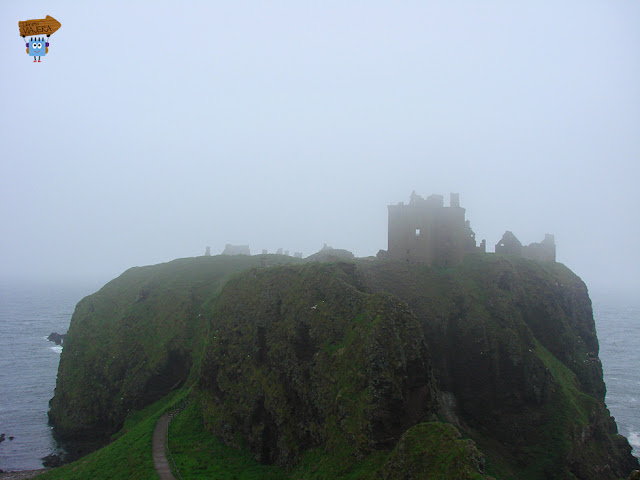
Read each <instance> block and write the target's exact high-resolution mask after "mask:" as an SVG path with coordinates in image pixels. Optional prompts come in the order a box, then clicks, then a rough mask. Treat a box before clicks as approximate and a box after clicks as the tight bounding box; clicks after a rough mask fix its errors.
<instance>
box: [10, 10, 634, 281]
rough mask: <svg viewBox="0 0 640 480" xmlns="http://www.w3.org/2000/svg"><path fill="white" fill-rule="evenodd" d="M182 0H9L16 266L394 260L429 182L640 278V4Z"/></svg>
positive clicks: (471, 210) (493, 220)
mask: <svg viewBox="0 0 640 480" xmlns="http://www.w3.org/2000/svg"><path fill="white" fill-rule="evenodd" d="M180 3H182V4H183V5H178V2H174V3H169V2H141V1H139V2H129V1H122V2H120V1H116V2H86V3H85V2H83V3H80V2H57V1H47V2H40V1H30V2H22V1H13V2H10V1H3V2H2V3H1V4H0V166H1V173H0V225H1V226H2V230H1V232H2V235H1V236H0V277H2V278H5V279H13V278H22V279H27V280H28V279H33V280H40V279H61V280H62V279H69V278H93V279H95V278H98V279H101V280H103V281H105V282H106V281H107V280H109V279H111V278H113V277H115V276H117V275H119V274H120V273H121V272H122V271H124V270H125V269H127V268H129V267H132V266H136V265H146V264H154V263H159V262H164V261H168V260H171V259H173V258H178V257H188V256H195V255H201V254H202V253H203V252H204V249H205V247H206V246H207V245H211V247H212V250H213V253H214V254H216V253H219V252H221V251H222V249H223V248H224V245H225V244H226V243H239V244H246V243H248V244H249V245H250V246H251V248H252V252H253V253H259V252H260V251H261V250H262V249H263V248H265V249H268V250H269V251H270V252H273V251H275V250H276V249H277V248H278V247H282V248H284V249H288V250H290V251H291V252H293V251H301V252H303V254H304V255H305V256H307V255H309V254H311V253H314V252H315V251H317V250H319V249H320V248H321V247H322V244H323V243H325V242H326V243H328V244H330V245H332V246H334V247H336V248H346V249H348V250H351V251H353V252H354V253H355V254H356V255H357V256H367V255H375V254H376V252H377V251H378V250H379V249H386V248H387V205H388V204H391V203H397V202H400V201H404V202H407V201H408V199H409V195H410V194H411V192H412V191H413V190H415V191H416V192H417V193H418V194H420V195H423V196H427V195H429V194H432V193H439V194H443V195H445V199H448V195H449V192H459V193H460V201H461V206H463V207H465V208H466V209H467V218H468V219H469V220H470V221H471V226H472V228H473V229H474V230H475V232H476V234H477V239H478V241H479V240H480V239H483V238H485V239H486V240H487V244H488V246H489V250H491V251H493V245H495V243H497V242H498V241H499V240H500V238H501V236H502V233H504V231H505V230H511V231H513V232H514V233H515V234H516V236H518V238H519V239H520V240H521V241H522V242H523V243H525V244H528V243H530V242H534V241H540V240H542V238H543V237H544V234H545V233H553V234H555V236H556V242H557V247H558V261H560V262H563V263H565V264H566V265H567V266H569V267H570V268H571V269H573V270H574V271H575V272H576V273H577V274H578V275H580V276H581V277H582V278H583V280H585V282H587V284H588V285H589V287H590V288H591V289H594V288H595V289H619V288H625V289H626V290H628V291H630V292H637V291H638V289H639V288H638V287H640V281H639V280H638V278H639V277H638V271H640V255H639V253H638V246H637V245H638V239H639V237H640V235H639V234H640V229H639V226H638V219H639V217H640V216H639V214H638V208H639V205H640V194H639V193H638V181H639V180H640V167H639V162H640V55H639V54H638V46H639V45H640V3H638V2H636V1H631V0H630V1H610V2H589V1H587V2H584V1H576V2H570V1H567V2H539V1H535V2H533V1H532V2H529V3H528V4H525V2H463V1H460V2H365V1H362V2H354V1H348V2H293V1H291V2H275V1H268V2H257V1H256V2H212V4H211V5H209V4H208V2H180ZM46 15H51V16H53V17H54V18H56V19H57V20H59V21H60V22H61V24H62V27H61V28H60V30H58V31H57V32H56V33H54V34H53V35H52V37H51V39H50V48H49V54H48V55H47V56H46V57H43V59H42V62H41V63H37V64H34V63H33V62H32V60H33V59H32V58H31V57H29V56H28V55H27V54H26V53H25V47H24V42H23V41H22V38H21V37H20V36H19V33H18V21H19V20H28V19H34V18H44V17H45V16H46Z"/></svg>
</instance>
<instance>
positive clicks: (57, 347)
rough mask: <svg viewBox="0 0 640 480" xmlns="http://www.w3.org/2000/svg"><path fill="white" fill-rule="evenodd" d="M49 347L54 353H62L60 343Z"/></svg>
mask: <svg viewBox="0 0 640 480" xmlns="http://www.w3.org/2000/svg"><path fill="white" fill-rule="evenodd" d="M49 348H50V349H51V350H53V351H54V352H56V353H62V345H54V346H53V347H49Z"/></svg>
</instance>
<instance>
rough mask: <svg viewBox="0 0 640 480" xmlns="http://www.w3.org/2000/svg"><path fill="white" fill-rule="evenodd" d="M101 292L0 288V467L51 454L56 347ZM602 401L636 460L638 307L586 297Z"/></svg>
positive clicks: (639, 439) (33, 464) (639, 441)
mask: <svg viewBox="0 0 640 480" xmlns="http://www.w3.org/2000/svg"><path fill="white" fill-rule="evenodd" d="M99 287H100V285H99V284H96V283H95V282H86V283H50V284H46V283H44V284H43V283H29V284H27V283H24V282H23V283H20V282H16V283H8V282H1V283H0V434H2V433H4V434H5V440H4V441H2V442H0V469H2V470H4V471H14V470H30V469H37V468H41V467H42V458H43V457H45V456H46V455H49V454H50V453H54V452H56V451H57V445H56V442H55V440H54V439H53V436H52V434H51V428H50V427H49V425H48V424H47V411H48V408H49V399H50V398H51V397H52V396H53V391H54V388H55V382H56V374H57V369H58V362H59V359H60V353H61V352H62V348H63V347H60V346H57V345H55V344H54V343H52V342H49V341H48V340H47V336H48V335H49V334H50V333H52V332H58V333H66V331H67V328H68V327H69V321H70V319H71V315H72V313H73V311H74V308H75V305H76V303H78V302H79V301H80V300H81V299H82V298H83V297H85V296H86V295H89V294H91V293H93V292H95V291H96V290H97V289H98V288H99ZM592 301H593V309H594V316H595V319H596V328H597V331H598V338H599V340H600V359H601V360H602V364H603V368H604V378H605V382H606V384H607V396H606V402H607V406H608V407H609V409H610V411H611V413H612V415H613V416H614V417H615V418H616V421H617V423H618V429H619V432H620V433H621V434H622V435H624V436H625V437H627V438H628V439H629V442H630V443H631V445H632V446H633V448H634V455H635V456H637V457H639V458H640V355H638V352H639V351H640V302H638V300H636V299H631V298H627V299H625V298H623V297H620V296H615V295H595V294H592ZM11 437H13V439H11Z"/></svg>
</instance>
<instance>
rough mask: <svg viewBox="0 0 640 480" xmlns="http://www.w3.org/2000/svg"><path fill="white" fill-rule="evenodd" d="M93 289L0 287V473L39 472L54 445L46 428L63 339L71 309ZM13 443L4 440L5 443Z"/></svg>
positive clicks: (86, 287) (19, 285)
mask: <svg viewBox="0 0 640 480" xmlns="http://www.w3.org/2000/svg"><path fill="white" fill-rule="evenodd" d="M95 290H96V288H95V285H93V284H85V285H77V284H74V285H69V284H63V285H61V284H57V285H54V284H51V285H42V284H25V283H21V284H20V283H18V284H8V283H6V282H3V283H1V284H0V434H2V433H4V434H5V436H6V439H5V441H4V442H2V443H0V469H2V470H5V471H12V470H28V469H35V468H42V460H41V459H42V457H44V456H46V455H48V454H50V453H53V452H54V451H55V450H56V444H55V442H54V440H53V438H52V435H51V430H50V428H49V426H48V425H47V420H48V418H47V411H48V409H49V399H50V398H51V397H52V396H53V390H54V388H55V383H56V373H57V371H58V362H59V360H60V352H61V351H62V347H60V346H57V345H56V344H55V343H53V342H49V341H48V340H47V336H48V335H49V334H50V333H51V332H58V333H65V332H66V331H67V328H68V327H69V321H70V320H71V314H72V313H73V310H74V308H75V305H76V303H78V301H80V300H81V299H82V298H83V297H84V296H86V295H88V294H90V293H92V291H95ZM11 436H12V437H14V438H13V440H9V437H11Z"/></svg>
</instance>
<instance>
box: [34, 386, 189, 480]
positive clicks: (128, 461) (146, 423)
mask: <svg viewBox="0 0 640 480" xmlns="http://www.w3.org/2000/svg"><path fill="white" fill-rule="evenodd" d="M186 394H187V392H186V391H181V392H175V393H173V394H170V395H167V396H166V397H165V398H163V399H162V400H160V401H158V402H156V403H154V404H152V405H150V406H148V407H147V408H145V409H144V410H142V411H139V412H135V413H134V414H133V415H131V416H130V417H129V418H128V419H127V421H126V422H125V426H124V428H123V429H122V430H121V431H120V432H118V433H117V434H115V435H114V441H113V442H112V443H110V444H109V445H107V446H105V447H103V448H101V449H100V450H97V451H95V452H93V453H90V454H89V455H87V456H85V457H82V458H81V459H80V460H77V461H75V462H73V463H70V464H68V465H65V466H63V467H60V468H55V469H53V470H51V471H49V472H47V473H45V474H43V475H41V476H39V477H38V478H39V479H41V480H91V479H96V480H127V479H131V480H152V479H156V478H159V477H158V475H157V473H156V471H155V468H154V467H153V457H152V455H151V442H152V438H153V430H154V428H155V426H156V422H157V421H158V418H160V416H161V415H162V414H163V413H164V412H166V411H167V410H169V409H170V408H171V406H172V405H174V404H176V403H177V402H179V401H181V400H182V399H183V398H184V397H185V395H186Z"/></svg>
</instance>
